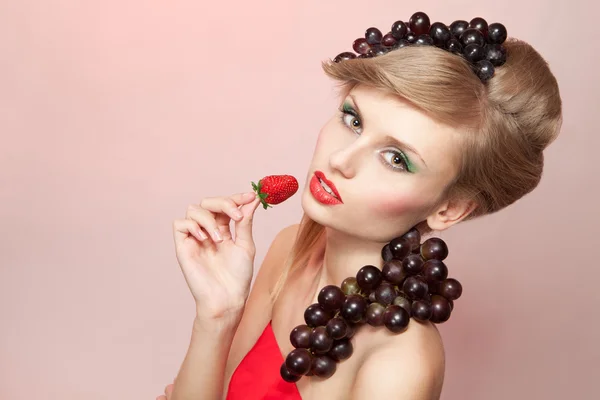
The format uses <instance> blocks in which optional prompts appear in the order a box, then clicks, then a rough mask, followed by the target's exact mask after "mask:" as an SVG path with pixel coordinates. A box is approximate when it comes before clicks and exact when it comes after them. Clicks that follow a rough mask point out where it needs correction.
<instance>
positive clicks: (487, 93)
mask: <svg viewBox="0 0 600 400" xmlns="http://www.w3.org/2000/svg"><path fill="white" fill-rule="evenodd" d="M503 46H504V47H505V48H506V50H507V60H506V63H505V64H504V65H502V66H500V67H497V68H496V72H495V74H494V76H493V77H492V78H491V79H490V80H489V81H488V82H487V83H485V84H483V83H482V82H481V81H480V79H479V78H478V77H477V75H476V74H475V73H474V72H473V71H472V69H471V66H470V64H469V63H468V62H467V61H466V60H464V59H463V58H462V57H459V56H456V55H454V54H452V53H450V52H448V51H445V50H442V49H438V48H436V47H434V46H409V47H405V48H402V49H399V50H396V51H391V52H389V53H387V54H385V55H381V56H377V57H374V58H363V59H353V60H347V61H342V62H339V63H335V62H331V61H326V62H324V63H323V69H324V71H325V73H326V74H327V75H328V76H329V77H331V78H333V79H334V80H336V81H337V82H338V83H339V84H340V88H341V90H342V93H347V92H349V91H350V90H351V89H352V88H353V87H355V86H356V85H359V84H364V85H368V86H371V87H375V88H379V89H383V90H385V91H388V92H390V93H393V94H395V95H397V96H399V97H400V98H403V99H405V100H406V101H408V102H410V103H412V104H413V105H414V106H416V107H417V108H419V109H421V110H422V111H424V112H426V113H427V114H428V115H429V116H431V117H432V118H434V119H436V120H438V121H440V122H441V123H445V124H448V125H450V126H452V127H456V128H458V129H461V130H462V131H464V132H465V134H464V135H462V137H461V140H463V147H462V148H461V149H462V151H461V160H460V166H459V172H458V174H457V175H456V177H455V179H454V180H453V181H452V182H451V183H450V184H449V185H448V186H447V187H446V188H444V193H443V196H442V197H443V199H452V198H468V199H471V200H473V201H475V203H476V204H477V208H476V209H475V210H474V211H473V212H472V213H471V214H470V215H469V216H468V217H467V218H465V220H468V219H473V218H476V217H479V216H482V215H486V214H491V213H494V212H496V211H499V210H501V209H503V208H505V207H507V206H509V205H510V204H512V203H514V202H515V201H517V200H518V199H520V198H522V197H523V196H525V195H526V194H527V193H529V192H531V191H532V190H533V189H534V188H535V187H536V186H537V185H538V183H539V182H540V179H541V176H542V169H543V165H544V156H543V150H544V149H545V148H546V147H547V146H548V145H549V144H550V143H552V142H553V141H554V139H555V138H556V136H557V135H558V133H559V131H560V127H561V124H562V102H561V98H560V94H559V90H558V84H557V82H556V78H555V77H554V75H553V74H552V72H551V71H550V68H549V67H548V64H547V63H546V61H545V60H544V59H543V58H542V56H541V55H540V54H539V53H538V52H537V51H536V50H535V49H534V48H533V47H531V46H530V45H529V44H527V43H526V42H523V41H521V40H517V39H513V38H509V39H508V40H507V41H506V42H505V43H504V44H503ZM323 231H324V227H323V226H322V225H320V224H318V223H317V222H315V221H313V220H311V219H310V218H309V217H307V216H306V215H303V217H302V220H301V222H300V226H299V229H298V233H297V236H296V240H295V243H294V245H293V247H292V250H291V252H290V254H289V256H288V258H287V260H286V263H285V267H284V272H283V274H282V276H281V277H280V279H279V281H278V282H277V285H276V287H275V290H274V297H275V298H276V297H277V295H278V294H279V291H280V290H281V288H282V287H283V285H284V284H285V280H286V279H287V277H288V275H289V273H290V272H291V271H294V270H296V269H297V268H300V267H302V266H304V265H306V262H307V261H308V258H309V255H310V252H311V249H312V246H313V245H314V244H315V243H316V242H317V240H318V239H319V238H320V237H321V235H322V234H323ZM340 283H341V282H340Z"/></svg>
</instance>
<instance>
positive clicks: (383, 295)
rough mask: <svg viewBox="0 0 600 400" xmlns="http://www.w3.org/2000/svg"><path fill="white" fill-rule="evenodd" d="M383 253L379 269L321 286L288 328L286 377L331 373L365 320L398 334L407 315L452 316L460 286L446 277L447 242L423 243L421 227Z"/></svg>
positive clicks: (365, 269) (439, 320) (421, 317)
mask: <svg viewBox="0 0 600 400" xmlns="http://www.w3.org/2000/svg"><path fill="white" fill-rule="evenodd" d="M381 256H382V258H383V261H384V265H383V268H382V269H379V268H377V267H375V266H374V265H365V266H363V267H362V268H361V269H360V270H359V271H358V273H357V274H356V277H349V278H346V279H344V281H343V282H342V284H341V285H340V286H339V287H338V286H336V285H328V286H325V287H324V288H322V289H321V291H320V292H319V295H318V297H317V301H318V302H317V303H314V304H311V305H310V306H308V307H307V308H306V311H305V312H304V321H305V322H306V324H303V325H298V326H297V327H295V328H294V329H293V330H292V332H291V333H290V342H291V343H292V346H294V350H292V351H291V352H290V353H289V354H288V355H287V357H286V359H285V361H284V362H283V364H282V365H281V368H280V374H281V377H282V378H283V379H284V380H285V381H287V382H297V381H299V380H300V378H302V376H312V375H315V376H318V377H320V378H329V377H331V376H332V375H333V374H334V373H335V371H336V368H337V363H338V362H340V361H343V360H346V359H348V358H349V357H350V356H351V355H352V353H353V351H354V348H353V346H352V342H351V341H350V340H351V339H352V337H353V336H354V334H355V333H356V330H357V329H358V328H359V327H360V326H361V325H364V324H365V323H366V324H369V325H371V326H375V327H377V326H385V327H386V328H387V329H388V330H389V331H390V332H393V333H402V332H404V331H406V329H407V328H408V324H409V322H410V319H411V318H414V319H416V320H417V321H421V322H424V321H431V322H433V323H436V324H440V323H443V322H446V321H447V320H448V319H449V318H450V314H451V313H452V309H453V308H454V300H456V299H458V298H459V297H460V296H461V294H462V285H461V284H460V282H459V281H457V280H456V279H452V278H448V268H447V267H446V265H445V263H444V259H446V257H447V256H448V247H447V246H446V243H445V242H444V241H443V240H442V239H440V238H436V237H432V238H429V239H427V240H426V241H424V242H423V243H421V235H420V233H419V231H418V230H417V229H416V228H412V229H411V230H409V231H408V232H407V233H405V234H404V235H402V236H399V237H397V238H395V239H392V240H391V241H390V242H389V243H388V244H386V245H385V246H383V248H382V249H381Z"/></svg>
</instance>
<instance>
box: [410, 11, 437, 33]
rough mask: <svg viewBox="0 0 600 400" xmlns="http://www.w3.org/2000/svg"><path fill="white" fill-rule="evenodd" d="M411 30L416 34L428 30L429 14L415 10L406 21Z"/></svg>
mask: <svg viewBox="0 0 600 400" xmlns="http://www.w3.org/2000/svg"><path fill="white" fill-rule="evenodd" d="M408 24H409V26H410V30H411V32H413V33H414V34H416V35H422V34H424V33H427V32H429V28H430V26H431V22H430V20H429V16H428V15H427V14H425V13H424V12H420V11H419V12H416V13H414V14H413V15H412V16H411V17H410V20H409V21H408Z"/></svg>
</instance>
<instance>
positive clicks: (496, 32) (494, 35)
mask: <svg viewBox="0 0 600 400" xmlns="http://www.w3.org/2000/svg"><path fill="white" fill-rule="evenodd" d="M506 37H507V32H506V27H505V26H504V25H502V24H501V23H499V22H494V23H493V24H490V26H489V27H488V41H489V42H490V43H492V44H502V43H504V41H505V40H506Z"/></svg>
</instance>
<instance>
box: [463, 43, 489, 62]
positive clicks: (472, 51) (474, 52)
mask: <svg viewBox="0 0 600 400" xmlns="http://www.w3.org/2000/svg"><path fill="white" fill-rule="evenodd" d="M463 55H464V56H465V58H466V59H467V61H469V62H470V63H476V62H477V61H480V60H483V59H484V58H485V50H484V49H483V47H481V46H479V45H478V44H475V43H471V44H468V45H466V46H465V48H464V49H463Z"/></svg>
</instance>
